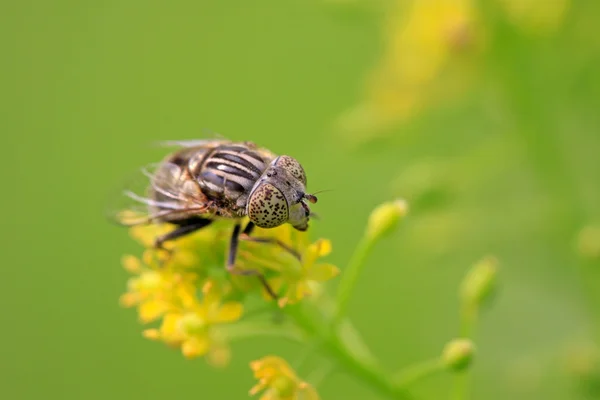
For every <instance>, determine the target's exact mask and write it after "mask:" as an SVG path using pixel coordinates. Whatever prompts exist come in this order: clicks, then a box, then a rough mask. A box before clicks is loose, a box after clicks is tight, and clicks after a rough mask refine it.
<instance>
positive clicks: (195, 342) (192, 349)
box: [144, 280, 243, 365]
mask: <svg viewBox="0 0 600 400" xmlns="http://www.w3.org/2000/svg"><path fill="white" fill-rule="evenodd" d="M202 294H203V298H202V301H199V300H198V298H197V297H196V296H184V297H182V298H180V304H181V307H180V308H178V309H173V310H172V311H170V312H168V313H166V314H165V316H164V318H163V320H162V324H161V326H160V328H159V329H149V330H146V331H145V332H144V336H146V337H147V338H149V339H155V340H161V341H163V342H165V343H166V344H168V345H170V346H174V347H179V348H181V352H182V353H183V355H184V356H185V357H187V358H195V357H201V356H204V355H208V356H209V358H210V361H211V362H212V363H213V364H216V365H223V364H225V363H226V362H227V361H228V359H229V350H228V348H227V345H226V343H225V338H224V337H223V336H222V335H221V333H220V332H219V330H218V326H219V325H222V324H227V323H231V322H234V321H237V320H238V319H239V318H240V317H241V316H242V311H243V307H242V304H241V303H238V302H235V301H228V302H223V301H222V290H221V289H220V288H219V287H218V285H217V284H216V282H215V281H214V280H207V281H206V283H205V284H204V285H203V287H202Z"/></svg>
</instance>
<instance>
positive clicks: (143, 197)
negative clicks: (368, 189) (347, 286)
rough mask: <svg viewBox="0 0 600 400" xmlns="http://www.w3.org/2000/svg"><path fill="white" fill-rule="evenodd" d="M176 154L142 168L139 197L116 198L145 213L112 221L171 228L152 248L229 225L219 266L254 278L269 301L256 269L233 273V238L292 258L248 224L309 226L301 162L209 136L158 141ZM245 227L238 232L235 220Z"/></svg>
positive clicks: (309, 198)
mask: <svg viewBox="0 0 600 400" xmlns="http://www.w3.org/2000/svg"><path fill="white" fill-rule="evenodd" d="M164 144H166V145H175V146H178V147H179V149H178V150H176V151H174V152H172V153H171V154H169V155H167V156H166V157H165V158H164V159H163V160H162V161H161V162H159V163H158V164H156V165H155V168H154V170H153V171H149V170H146V169H145V170H143V172H144V175H145V177H146V179H147V181H146V184H145V193H143V194H138V193H135V192H134V191H132V190H129V189H126V190H125V191H124V192H123V193H122V194H123V195H124V196H126V197H127V198H128V199H129V200H130V201H131V200H133V201H134V202H137V203H138V206H140V205H141V206H142V207H143V209H144V214H143V216H142V217H139V218H134V219H129V220H125V219H119V218H117V220H118V222H119V223H120V224H122V225H126V226H133V225H139V224H151V223H163V222H166V223H170V224H173V225H175V228H174V229H173V230H172V231H170V232H168V233H166V234H164V235H161V236H158V237H156V239H155V242H154V246H155V247H156V248H162V245H163V244H164V243H165V242H167V241H172V240H175V239H177V238H180V237H183V236H185V235H189V234H191V233H193V232H195V231H197V230H199V229H202V228H204V227H206V226H208V225H210V224H211V223H212V222H213V221H214V220H216V219H218V218H228V219H232V220H235V221H236V222H235V224H234V227H233V230H232V232H231V239H230V246H229V253H228V257H227V261H226V268H227V270H228V271H229V272H230V273H234V274H240V275H254V276H257V277H258V278H259V279H260V281H261V282H262V284H263V286H264V287H265V289H266V290H267V291H268V292H269V294H270V295H271V296H273V297H277V296H276V294H275V293H274V292H273V290H272V289H271V288H270V287H269V285H268V284H267V282H266V279H265V277H264V276H263V275H262V274H261V273H260V272H258V271H255V270H241V269H239V268H236V266H235V261H236V253H237V249H238V243H239V240H240V236H241V237H242V238H243V239H244V240H248V241H255V242H260V243H271V244H274V245H278V246H280V247H282V248H284V249H285V250H286V251H288V252H290V253H292V254H293V255H294V256H295V257H297V258H299V255H298V254H297V253H296V252H295V251H294V250H293V249H291V248H289V247H287V246H286V245H285V244H284V243H282V242H280V241H278V240H276V239H275V238H259V237H252V236H250V235H251V233H252V230H253V229H254V227H255V226H258V227H260V228H274V227H277V226H280V225H282V224H285V223H289V224H291V225H292V226H293V227H294V228H295V229H297V230H299V231H305V230H306V229H307V228H308V221H309V219H310V216H311V210H310V208H309V205H308V203H313V204H314V203H316V202H317V198H316V197H315V196H314V195H312V194H308V193H307V192H306V174H305V171H304V168H303V167H302V165H301V164H300V163H299V162H298V161H297V160H296V159H294V158H292V157H290V156H287V155H276V154H274V153H272V152H271V151H269V150H267V149H265V148H261V147H258V146H257V145H255V144H254V143H252V142H234V141H229V140H220V139H212V140H211V139H209V140H193V141H175V142H164ZM246 216H247V217H248V219H249V220H250V222H249V223H248V224H247V225H246V226H245V227H242V224H241V219H242V218H243V217H246Z"/></svg>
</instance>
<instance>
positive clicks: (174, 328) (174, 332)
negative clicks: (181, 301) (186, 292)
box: [160, 313, 182, 338]
mask: <svg viewBox="0 0 600 400" xmlns="http://www.w3.org/2000/svg"><path fill="white" fill-rule="evenodd" d="M181 317H182V315H181V314H178V313H170V314H166V315H165V316H164V317H163V320H162V324H161V326H160V333H161V335H162V336H163V337H167V338H175V337H177V338H178V337H179V336H180V335H181V334H180V332H179V329H178V327H179V321H181Z"/></svg>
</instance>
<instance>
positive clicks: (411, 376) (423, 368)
mask: <svg viewBox="0 0 600 400" xmlns="http://www.w3.org/2000/svg"><path fill="white" fill-rule="evenodd" d="M443 367H444V366H443V364H442V363H441V361H440V359H439V358H434V359H432V360H427V361H423V362H420V363H418V364H414V365H411V366H409V367H406V368H405V369H402V370H401V371H399V372H398V373H396V376H395V377H394V384H395V385H396V387H402V388H406V387H408V386H411V385H413V384H415V383H417V382H419V381H421V380H423V379H425V378H428V377H430V376H431V375H433V374H435V373H437V372H440V371H441V370H442V369H443Z"/></svg>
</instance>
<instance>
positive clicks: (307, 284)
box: [269, 239, 340, 307]
mask: <svg viewBox="0 0 600 400" xmlns="http://www.w3.org/2000/svg"><path fill="white" fill-rule="evenodd" d="M329 253H331V242H330V241H329V240H326V239H319V240H317V241H316V242H315V243H312V244H310V245H309V246H308V247H307V248H306V249H304V251H303V252H302V262H301V263H298V262H296V263H293V264H290V265H287V266H285V267H283V268H282V267H281V266H280V265H274V269H275V270H276V271H277V273H278V276H276V277H274V278H271V279H269V283H270V284H271V287H272V288H273V290H275V292H276V293H279V294H280V295H281V297H280V298H279V300H278V304H279V306H280V307H283V306H285V305H286V304H295V303H297V302H299V301H300V300H302V299H303V298H304V297H305V296H310V295H311V294H313V291H314V289H313V285H314V284H316V283H318V282H325V281H328V280H330V279H332V278H334V277H336V276H337V275H338V274H339V272H340V271H339V269H338V268H337V267H336V266H335V265H333V264H329V263H317V260H318V259H319V258H321V257H325V256H327V255H328V254H329ZM282 291H283V294H282Z"/></svg>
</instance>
